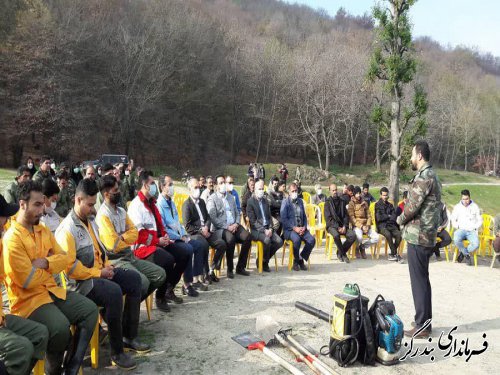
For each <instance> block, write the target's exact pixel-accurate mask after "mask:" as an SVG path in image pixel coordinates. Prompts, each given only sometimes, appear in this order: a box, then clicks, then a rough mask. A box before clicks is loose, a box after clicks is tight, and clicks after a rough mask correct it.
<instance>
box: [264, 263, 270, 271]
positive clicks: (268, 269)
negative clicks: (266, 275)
mask: <svg viewBox="0 0 500 375" xmlns="http://www.w3.org/2000/svg"><path fill="white" fill-rule="evenodd" d="M262 271H264V272H271V269H270V268H269V263H264V264H263V265H262Z"/></svg>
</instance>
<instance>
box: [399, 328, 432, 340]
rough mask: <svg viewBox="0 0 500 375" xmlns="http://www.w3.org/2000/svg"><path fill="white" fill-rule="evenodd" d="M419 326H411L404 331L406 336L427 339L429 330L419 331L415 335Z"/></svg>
mask: <svg viewBox="0 0 500 375" xmlns="http://www.w3.org/2000/svg"><path fill="white" fill-rule="evenodd" d="M419 329H420V328H417V327H415V328H412V329H410V330H408V331H405V336H406V337H414V338H416V339H427V338H429V336H430V334H431V332H430V331H429V330H427V329H425V330H423V331H420V332H419V333H418V334H416V335H415V332H417V331H418V330H419Z"/></svg>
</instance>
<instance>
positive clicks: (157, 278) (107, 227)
mask: <svg viewBox="0 0 500 375" xmlns="http://www.w3.org/2000/svg"><path fill="white" fill-rule="evenodd" d="M99 188H100V190H101V195H102V196H103V199H104V201H103V204H102V205H101V207H99V210H98V211H97V216H96V223H97V225H98V227H99V238H100V240H101V241H102V243H103V244H104V246H105V247H106V249H107V250H108V254H109V258H110V261H111V263H112V264H113V265H114V266H115V267H120V268H123V269H127V270H134V271H136V272H138V273H139V275H140V276H141V284H142V292H141V294H142V297H141V298H142V299H143V300H144V299H146V298H147V297H148V296H149V295H150V294H151V293H153V292H154V291H155V290H157V289H158V288H160V287H161V286H162V285H164V284H165V280H166V278H167V275H166V273H165V270H164V269H163V268H162V267H160V266H158V265H156V264H154V263H153V262H149V261H147V260H143V259H139V258H137V257H136V256H135V255H134V253H133V252H132V248H131V247H132V246H134V243H135V242H136V241H137V238H138V235H139V234H138V231H137V228H136V227H135V225H134V223H133V222H132V220H130V218H129V216H128V214H127V211H125V210H124V209H123V208H121V207H119V206H118V203H117V202H119V201H120V199H121V197H120V195H121V193H120V190H119V186H118V182H117V181H116V178H115V177H114V176H104V177H103V178H102V179H101V181H100V184H99ZM156 307H157V308H158V310H160V311H163V312H169V311H170V307H169V306H168V303H167V301H166V300H165V299H164V298H157V299H156Z"/></svg>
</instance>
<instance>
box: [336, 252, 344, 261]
mask: <svg viewBox="0 0 500 375" xmlns="http://www.w3.org/2000/svg"><path fill="white" fill-rule="evenodd" d="M337 259H338V260H339V261H340V262H341V263H344V256H343V255H342V254H340V253H339V252H337Z"/></svg>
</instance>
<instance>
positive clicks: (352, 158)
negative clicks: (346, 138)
mask: <svg viewBox="0 0 500 375" xmlns="http://www.w3.org/2000/svg"><path fill="white" fill-rule="evenodd" d="M355 149H356V144H355V143H354V142H352V147H351V160H350V161H349V168H352V165H353V163H354V150H355Z"/></svg>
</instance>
